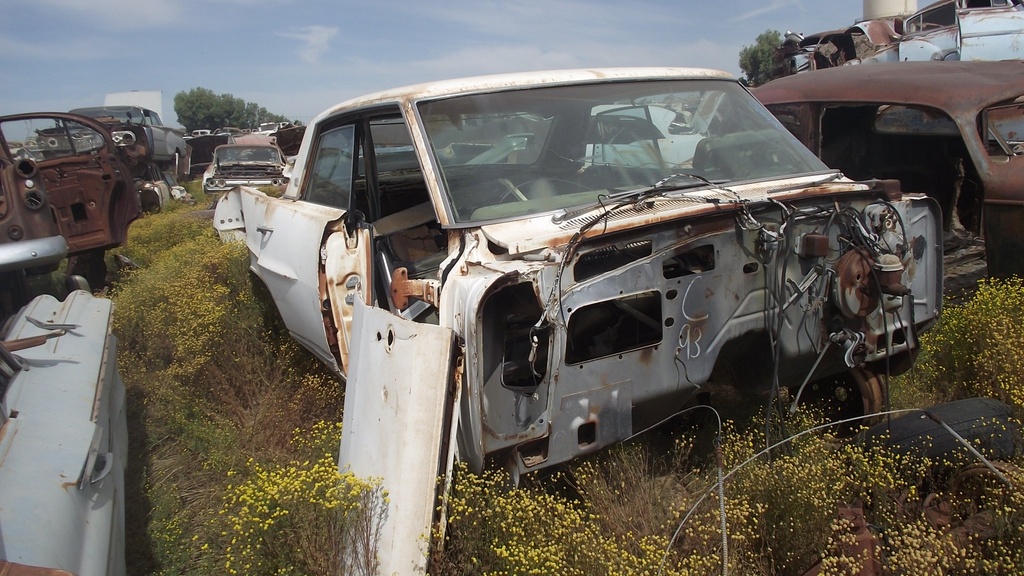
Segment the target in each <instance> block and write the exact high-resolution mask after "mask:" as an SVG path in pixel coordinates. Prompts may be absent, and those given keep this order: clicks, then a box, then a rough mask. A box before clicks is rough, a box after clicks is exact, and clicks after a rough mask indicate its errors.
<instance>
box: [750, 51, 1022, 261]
mask: <svg viewBox="0 0 1024 576" xmlns="http://www.w3.org/2000/svg"><path fill="white" fill-rule="evenodd" d="M1022 72H1024V63H1021V62H1018V61H1013V62H1009V61H1007V62H895V63H878V64H872V65H870V66H843V67H839V68H831V69H827V70H820V71H818V72H817V73H815V74H798V75H795V76H790V77H786V78H780V79H778V80H773V81H771V82H769V83H767V84H765V85H764V86H762V87H760V88H757V89H756V90H754V95H755V96H756V97H757V98H758V99H759V100H760V101H761V102H762V103H764V104H765V105H766V106H767V108H768V109H769V110H770V111H771V112H772V113H773V114H774V115H775V116H776V117H777V118H778V119H779V120H781V121H782V123H783V124H784V125H785V126H786V127H787V128H788V129H789V130H790V132H792V133H793V134H795V135H796V136H797V138H799V139H800V141H802V142H803V143H804V145H806V146H807V147H808V148H810V149H811V151H813V152H814V153H815V154H816V155H818V157H820V158H821V159H822V160H823V161H824V162H825V163H826V164H828V165H829V166H830V167H832V168H835V169H838V170H841V171H842V172H843V173H844V174H846V175H847V176H849V177H850V178H853V179H856V180H860V179H867V178H886V179H898V180H900V181H901V182H902V188H903V190H906V191H909V192H922V193H925V194H927V195H929V196H931V197H933V198H935V199H936V200H938V201H939V204H940V205H941V207H942V211H943V228H944V230H945V232H946V237H947V239H951V238H960V239H963V238H965V237H967V238H970V237H972V236H977V237H981V238H984V240H985V253H986V257H987V263H988V272H989V275H990V276H996V277H1007V276H1011V275H1015V274H1016V275H1024V260H1021V259H1020V258H1019V257H1018V255H1019V254H1020V253H1021V252H1022V251H1024V226H1022V220H1021V219H1022V217H1024V189H1022V188H1021V183H1022V182H1024V137H1022V134H1024V75H1022V74H1021V73H1022Z"/></svg>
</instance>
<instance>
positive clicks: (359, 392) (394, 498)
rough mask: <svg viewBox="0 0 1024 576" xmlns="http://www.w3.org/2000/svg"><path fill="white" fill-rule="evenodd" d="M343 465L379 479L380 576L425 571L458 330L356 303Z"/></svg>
mask: <svg viewBox="0 0 1024 576" xmlns="http://www.w3.org/2000/svg"><path fill="white" fill-rule="evenodd" d="M353 324H354V326H353V328H352V335H353V344H352V365H351V368H350V371H349V378H348V383H347V385H346V389H345V416H344V420H343V423H342V435H341V448H340V455H339V458H338V466H339V469H340V470H342V471H346V470H348V471H351V472H353V473H354V474H356V475H357V476H359V477H361V478H366V479H380V480H381V482H382V484H383V487H384V490H385V491H386V492H387V497H388V516H387V520H386V522H385V524H384V527H383V530H382V533H381V535H380V538H379V540H378V541H377V546H378V550H379V559H380V567H379V569H378V571H377V573H378V574H425V573H426V568H427V555H428V552H429V542H430V539H431V532H430V531H431V526H432V524H433V518H434V511H435V508H436V506H437V504H438V502H439V500H438V495H437V489H438V482H437V478H438V475H439V474H444V473H445V471H444V470H443V468H444V465H442V462H448V461H449V459H448V458H447V455H446V454H445V450H444V449H443V447H444V446H446V445H447V442H446V439H447V437H448V434H447V431H449V430H450V429H451V427H452V426H454V424H453V423H452V422H451V421H450V420H449V419H450V418H451V417H452V416H453V415H455V414H457V411H455V410H453V406H452V405H451V401H452V389H451V388H450V386H449V383H450V382H451V371H452V368H453V365H452V349H453V339H454V336H453V333H452V331H451V329H448V328H444V327H440V326H431V325H427V324H417V323H414V322H410V321H407V320H403V319H402V318H399V317H397V316H395V315H393V314H391V313H389V312H385V311H383V310H380V309H378V308H371V307H368V306H366V305H364V304H363V303H362V301H361V300H358V299H357V300H356V302H355V312H354V320H353Z"/></svg>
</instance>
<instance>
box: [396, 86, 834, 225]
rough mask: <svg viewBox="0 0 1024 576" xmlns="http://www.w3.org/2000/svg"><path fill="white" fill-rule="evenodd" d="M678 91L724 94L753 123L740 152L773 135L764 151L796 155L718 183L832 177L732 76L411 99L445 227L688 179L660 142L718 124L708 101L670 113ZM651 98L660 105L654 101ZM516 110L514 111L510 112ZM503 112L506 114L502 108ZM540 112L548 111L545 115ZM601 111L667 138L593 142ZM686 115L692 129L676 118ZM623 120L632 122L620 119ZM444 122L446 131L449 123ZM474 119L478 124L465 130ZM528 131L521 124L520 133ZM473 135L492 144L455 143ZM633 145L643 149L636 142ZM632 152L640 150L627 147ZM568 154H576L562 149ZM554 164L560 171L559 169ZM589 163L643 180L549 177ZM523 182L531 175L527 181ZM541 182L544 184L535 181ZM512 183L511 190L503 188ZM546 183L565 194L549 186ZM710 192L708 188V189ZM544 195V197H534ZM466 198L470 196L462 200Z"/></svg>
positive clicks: (690, 136) (696, 137) (699, 134)
mask: <svg viewBox="0 0 1024 576" xmlns="http://www.w3.org/2000/svg"><path fill="white" fill-rule="evenodd" d="M684 93H685V94H688V95H691V96H692V95H694V94H697V95H699V94H701V93H717V94H719V95H720V96H719V100H723V98H722V97H723V96H724V97H725V98H724V100H725V101H726V102H728V104H729V105H730V106H739V107H740V108H739V110H740V114H739V116H742V118H743V119H744V121H746V122H749V123H751V124H750V125H749V126H750V127H752V128H754V129H750V130H743V131H741V132H744V133H748V136H749V137H750V138H753V139H754V141H752V142H746V143H743V144H744V145H745V146H747V147H750V146H752V145H753V144H755V143H757V142H759V141H757V140H756V139H757V138H759V137H769V138H770V139H771V140H768V141H764V142H760V143H759V145H760V146H761V147H764V146H767V145H768V144H771V145H772V146H780V147H782V148H784V152H785V154H786V155H788V156H792V157H793V159H792V162H793V163H794V164H795V165H796V166H797V167H796V168H795V169H792V170H789V169H787V170H783V171H776V172H773V173H772V172H769V173H764V172H761V173H752V174H747V175H744V176H743V177H741V178H726V179H724V180H726V181H728V182H729V185H733V186H734V185H737V184H745V183H754V182H763V181H765V180H772V179H779V180H782V179H788V178H790V177H796V176H800V175H805V174H813V173H822V172H829V171H830V170H829V169H828V167H827V166H825V165H824V164H823V163H822V162H821V161H820V160H819V159H818V158H817V157H816V156H814V154H813V153H811V152H810V151H809V150H807V149H806V148H805V147H804V146H803V145H802V144H801V143H800V142H799V140H797V139H796V138H795V137H794V136H793V135H792V134H790V133H789V131H788V130H786V129H785V128H784V127H783V126H782V125H781V123H779V122H778V120H777V119H776V118H775V117H774V116H773V115H772V114H771V113H769V112H768V111H767V110H766V109H765V108H764V107H763V106H762V105H761V104H760V103H759V102H757V100H756V99H754V97H753V96H752V95H751V94H750V93H749V92H748V91H747V90H746V89H745V88H744V87H743V86H742V85H740V84H739V83H738V82H737V81H735V80H732V79H707V78H700V79H693V78H687V79H672V78H650V79H640V80H635V79H634V80H620V81H614V82H609V81H603V82H600V81H597V82H577V83H571V84H555V85H544V86H537V87H527V88H521V87H520V88H516V89H510V90H501V91H484V92H474V93H465V94H459V95H456V96H446V97H444V98H434V99H423V100H419V101H416V102H415V105H414V113H415V115H416V124H417V125H418V130H419V132H420V135H421V136H422V142H423V143H424V144H425V146H426V149H425V152H426V156H427V159H428V160H429V162H430V163H431V164H432V168H433V170H432V171H433V173H434V174H435V175H436V182H437V184H438V185H439V187H440V192H441V200H442V202H443V203H444V210H445V211H447V213H448V214H449V217H450V220H449V221H450V223H451V225H452V226H453V227H465V226H473V225H479V224H481V223H488V222H503V221H512V220H521V219H525V218H531V217H535V216H539V215H543V214H548V213H553V212H555V213H557V212H565V211H569V210H573V209H576V208H579V207H582V206H587V205H590V204H592V203H594V202H595V201H599V200H600V198H601V197H604V196H607V195H609V194H615V193H622V192H626V191H630V190H641V189H645V188H649V187H651V186H654V185H655V184H656V183H657V182H659V181H661V180H663V179H664V178H667V177H672V176H674V175H676V174H679V173H682V174H686V173H687V172H688V170H686V169H680V166H679V164H680V163H679V162H676V161H674V160H673V161H669V162H666V161H665V158H664V157H663V155H662V149H663V148H665V145H664V144H659V143H658V142H662V141H671V142H676V141H683V140H688V142H687V144H686V146H689V148H688V149H689V150H692V149H693V148H694V147H695V146H696V144H697V143H698V142H699V141H700V140H702V139H704V138H706V137H707V136H708V135H713V132H710V131H709V130H710V127H711V123H712V122H713V121H716V118H715V117H714V115H715V113H716V110H714V109H711V110H702V109H701V108H702V107H703V106H704V104H701V103H697V104H695V105H691V106H690V109H687V110H685V111H686V114H683V113H682V112H683V111H684V105H683V104H672V108H669V106H668V105H666V106H660V105H659V104H664V103H665V100H664V99H665V98H666V97H667V95H671V94H675V95H680V94H684ZM656 97H658V98H662V99H663V100H662V101H658V100H657V98H656ZM720 104H722V102H721V101H720V102H718V103H717V104H716V105H715V106H711V108H717V106H718V105H720ZM517 105H518V106H519V108H516V106H517ZM502 106H504V107H505V108H504V109H502ZM543 112H548V115H545V114H544V113H543ZM606 114H607V115H608V118H610V119H614V120H615V122H614V123H621V124H624V125H628V124H635V128H637V130H635V133H636V134H646V135H649V134H651V129H652V128H653V127H654V126H657V128H655V129H654V130H655V131H656V132H658V133H660V134H661V135H662V136H664V138H661V139H659V140H635V141H633V142H632V143H630V142H626V140H629V139H628V138H626V139H623V142H626V143H625V144H624V145H622V144H621V143H619V142H618V141H616V140H615V138H616V137H615V136H608V141H607V142H598V141H597V140H594V139H593V138H594V134H593V133H592V132H593V130H594V126H595V124H600V123H601V122H600V121H598V120H597V119H598V118H599V117H601V116H602V115H606ZM673 115H674V116H675V117H673ZM655 116H657V118H655ZM684 116H685V120H686V122H689V125H686V124H685V123H684V122H682V120H683V119H684ZM628 117H633V118H628ZM623 120H630V121H627V122H622V121H623ZM632 120H635V121H636V122H632ZM446 122H447V123H448V124H449V125H447V126H446V125H445V124H446ZM470 122H473V123H474V124H473V125H472V126H470V125H469V123H470ZM494 122H503V123H504V126H503V128H502V129H495V127H494V126H493V125H492V124H493V123H494ZM652 123H653V125H652ZM644 125H648V126H647V127H644ZM524 126H525V127H526V128H523V127H524ZM697 127H699V129H697ZM474 129H477V130H479V131H481V132H489V137H490V138H491V139H492V141H490V142H489V144H488V146H482V145H480V142H482V141H485V140H487V138H488V136H484V137H480V138H475V139H474V137H472V136H470V137H465V138H464V140H458V138H462V137H463V136H465V134H466V133H468V132H469V131H470V130H474ZM456 132H457V133H459V134H458V138H457V137H456V136H454V135H453V134H454V133H456ZM584 132H585V133H584ZM758 133H760V134H758ZM567 135H573V136H571V137H567ZM637 137H638V138H640V136H637ZM644 138H650V136H645V137H644ZM531 139H536V140H542V142H538V143H537V144H538V145H539V146H540V151H537V150H529V149H528V148H529V146H530V144H531V142H530V141H531ZM734 139H735V138H734ZM457 140H458V141H457ZM638 142H639V143H640V144H637V143H638ZM452 144H458V145H459V146H460V149H461V152H460V153H461V156H460V155H459V154H460V153H453V149H452ZM733 144H734V145H739V144H741V143H739V142H734V143H733ZM473 146H479V150H480V151H481V152H480V153H479V154H473V153H471V152H467V151H468V150H472V147H473ZM598 146H604V147H606V148H615V147H616V146H617V147H618V149H617V150H616V151H615V153H616V154H618V155H619V156H624V152H633V153H635V152H638V150H640V151H642V149H643V147H644V146H646V147H647V148H648V152H649V153H650V156H649V158H648V160H652V161H653V160H655V159H657V162H658V165H657V166H653V165H652V162H646V163H645V164H642V165H629V164H628V161H626V164H623V165H613V164H609V163H608V161H607V160H604V161H602V162H595V161H593V158H590V157H591V156H595V155H596V154H595V151H596V150H598ZM630 146H632V147H634V148H637V149H636V150H626V148H629V147H630ZM570 149H571V151H572V152H571V153H568V152H567V151H568V150H570ZM581 151H585V152H587V153H581ZM517 152H518V153H519V155H520V156H521V157H523V158H525V161H520V160H518V159H514V160H509V158H510V157H511V155H513V154H515V153H517ZM588 158H589V160H588ZM679 158H681V157H679ZM677 159H678V158H677ZM687 160H689V161H691V162H692V158H690V159H683V162H682V164H685V162H686V161H687ZM557 164H563V166H556V165H557ZM530 167H532V172H531V168H530ZM594 167H602V168H606V169H607V168H609V167H612V168H617V169H623V168H629V169H630V170H632V169H634V168H635V169H636V170H635V171H636V172H637V173H638V174H639V173H640V172H643V171H645V170H646V172H648V174H645V175H644V176H643V177H642V178H640V179H633V180H629V181H617V182H613V183H612V184H614V185H609V186H604V187H598V188H594V187H590V185H589V184H588V185H583V184H579V187H578V188H573V187H572V185H573V184H574V183H573V182H571V180H572V179H571V178H566V179H561V178H557V177H554V175H555V174H556V173H558V171H559V170H561V171H562V172H564V173H567V174H572V173H573V170H576V171H578V172H579V174H583V173H584V172H586V170H589V169H591V168H594ZM473 172H479V174H480V175H479V176H477V177H475V176H473V175H472V173H473ZM491 175H493V176H494V178H493V179H494V180H495V181H497V182H502V181H505V182H504V183H501V184H498V185H496V186H502V187H503V190H504V192H502V191H501V190H496V189H494V188H493V187H492V189H488V190H483V189H482V188H479V186H480V185H481V182H482V180H484V179H485V176H491ZM512 175H519V176H522V177H523V178H524V179H523V180H521V181H519V182H516V183H512V182H511V179H512ZM529 176H533V178H532V179H531V178H528V177H529ZM698 176H699V177H704V178H706V179H707V180H713V181H715V182H722V181H723V178H722V177H720V176H715V175H708V174H698ZM537 181H544V182H542V183H541V184H537V183H536V182H537ZM510 183H512V186H509V185H508V184H510ZM603 183H604V182H603V181H602V184H603ZM520 186H524V187H527V186H530V187H533V188H537V189H538V190H539V191H538V190H533V191H529V190H528V191H526V192H525V193H524V192H523V191H522V190H519V187H520ZM551 186H557V187H563V188H564V189H562V190H560V191H559V190H554V189H551ZM708 186H709V187H711V186H713V185H712V184H710V183H709V184H708ZM460 194H461V195H462V196H460ZM494 194H503V195H502V196H501V198H502V199H501V200H498V201H496V202H493V203H491V204H487V202H488V201H483V203H482V204H481V205H479V206H474V205H473V204H472V202H473V201H475V200H477V199H478V196H485V195H492V196H493V195H494ZM531 194H533V195H536V198H534V197H531ZM542 196H543V197H544V198H545V200H543V201H540V200H537V198H540V197H542ZM466 198H472V199H473V200H469V201H467V200H466ZM511 198H518V199H519V200H531V201H533V205H527V204H526V203H524V204H521V205H515V207H508V205H509V202H508V199H511ZM496 207H497V208H496Z"/></svg>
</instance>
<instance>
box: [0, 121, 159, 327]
mask: <svg viewBox="0 0 1024 576" xmlns="http://www.w3.org/2000/svg"><path fill="white" fill-rule="evenodd" d="M137 136H138V135H137V133H136V132H133V131H130V130H124V131H115V132H113V133H111V132H109V131H108V129H107V128H106V127H105V126H104V125H103V124H101V123H100V122H98V121H96V120H93V119H91V118H87V117H84V116H77V115H73V114H63V113H45V114H19V115H14V116H4V117H0V146H2V150H0V191H2V196H0V272H3V273H5V281H4V289H3V290H0V292H3V293H4V294H6V295H7V301H5V302H4V303H3V309H4V310H5V311H6V312H8V313H9V312H12V311H13V310H17V309H18V308H19V307H21V306H22V305H24V304H25V300H24V296H23V295H19V294H20V292H21V291H22V284H23V281H24V275H25V274H26V273H29V274H31V273H40V272H49V271H52V270H54V269H56V267H57V265H58V264H59V263H60V261H61V260H62V259H63V258H64V257H66V256H70V257H71V266H70V270H69V273H70V274H80V275H82V276H85V277H86V279H87V280H88V281H89V282H90V284H91V285H92V286H93V287H96V288H98V287H100V286H102V285H103V281H104V275H105V271H106V268H105V266H104V265H103V255H104V252H105V251H106V250H107V249H110V248H114V247H116V246H120V245H121V244H123V243H124V241H125V238H126V237H127V234H128V226H129V224H131V222H132V221H133V220H135V219H136V218H138V217H139V215H140V214H141V207H140V199H139V193H138V191H137V190H136V187H135V181H134V180H133V178H132V175H131V171H130V167H129V159H130V158H131V156H132V155H133V154H136V153H137V152H138V150H137V146H138V144H139V142H140V141H139V140H137Z"/></svg>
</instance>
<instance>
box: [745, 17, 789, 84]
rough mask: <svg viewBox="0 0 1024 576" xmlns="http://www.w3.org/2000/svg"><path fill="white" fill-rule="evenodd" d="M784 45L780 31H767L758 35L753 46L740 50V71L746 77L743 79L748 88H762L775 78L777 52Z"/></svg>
mask: <svg viewBox="0 0 1024 576" xmlns="http://www.w3.org/2000/svg"><path fill="white" fill-rule="evenodd" d="M780 45H782V34H781V33H780V32H779V31H778V30H765V31H764V32H762V33H761V34H759V35H758V37H757V40H756V41H755V42H754V45H753V46H744V47H743V49H742V50H740V62H739V64H740V69H741V70H743V72H744V74H746V77H744V78H741V79H740V80H742V81H743V82H744V83H745V84H747V85H748V86H760V85H761V84H764V83H765V82H767V81H769V80H771V79H772V78H774V77H775V76H776V75H777V74H776V68H777V66H778V65H777V64H776V61H775V50H776V49H777V48H778V47H779V46H780Z"/></svg>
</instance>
